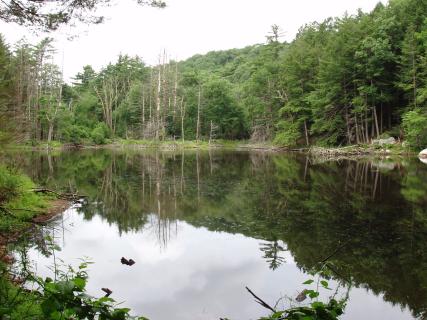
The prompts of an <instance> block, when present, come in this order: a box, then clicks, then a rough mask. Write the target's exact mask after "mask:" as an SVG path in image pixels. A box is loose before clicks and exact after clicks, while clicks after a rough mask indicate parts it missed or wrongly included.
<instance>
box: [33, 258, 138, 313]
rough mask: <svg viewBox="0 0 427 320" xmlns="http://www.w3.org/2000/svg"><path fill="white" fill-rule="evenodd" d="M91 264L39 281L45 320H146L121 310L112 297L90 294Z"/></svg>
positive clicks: (83, 264) (127, 310)
mask: <svg viewBox="0 0 427 320" xmlns="http://www.w3.org/2000/svg"><path fill="white" fill-rule="evenodd" d="M87 267H88V263H87V262H84V263H82V264H80V266H79V267H78V270H74V269H73V268H72V267H69V268H68V270H67V271H66V272H63V271H59V272H58V279H57V280H55V281H54V280H53V279H51V278H46V279H42V278H35V279H34V281H35V282H36V283H37V284H38V285H39V289H38V292H39V295H40V297H39V304H40V309H41V311H42V316H43V319H49V320H57V319H100V320H125V319H139V320H143V319H146V318H144V317H138V318H136V317H135V318H133V317H130V315H129V311H130V309H128V308H117V307H116V305H115V301H114V300H113V299H112V298H109V297H102V298H99V299H97V298H93V297H91V296H89V295H88V294H86V292H85V291H86V289H85V288H86V283H87V280H88V274H87V271H86V269H87Z"/></svg>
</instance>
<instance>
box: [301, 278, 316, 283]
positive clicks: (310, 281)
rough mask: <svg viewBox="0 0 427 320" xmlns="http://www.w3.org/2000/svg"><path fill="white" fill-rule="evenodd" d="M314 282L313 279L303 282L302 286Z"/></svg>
mask: <svg viewBox="0 0 427 320" xmlns="http://www.w3.org/2000/svg"><path fill="white" fill-rule="evenodd" d="M313 282H314V280H313V279H310V280H307V281H305V282H303V283H302V284H312V283H313Z"/></svg>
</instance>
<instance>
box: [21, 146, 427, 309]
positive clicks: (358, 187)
mask: <svg viewBox="0 0 427 320" xmlns="http://www.w3.org/2000/svg"><path fill="white" fill-rule="evenodd" d="M14 161H16V162H17V163H19V164H20V165H21V166H22V167H23V168H26V170H27V173H28V174H29V175H30V176H31V177H32V178H33V179H34V180H36V181H37V182H38V183H39V184H41V185H46V186H48V187H53V188H63V189H69V188H72V189H73V190H78V192H79V193H83V194H85V195H87V196H88V201H87V202H85V203H83V205H82V206H81V208H79V211H80V212H81V214H82V215H84V217H85V218H86V219H91V218H92V217H94V216H95V215H97V216H99V217H101V218H102V219H104V220H106V221H108V222H109V223H110V224H114V225H115V226H117V228H118V229H119V231H120V232H130V231H139V232H153V233H154V234H155V235H156V237H157V239H158V242H159V245H160V246H161V247H163V248H164V247H166V246H167V243H168V241H171V239H173V238H174V236H176V233H177V232H178V230H177V220H183V221H186V222H187V223H190V224H192V225H194V226H196V227H205V228H208V229H209V230H213V231H222V232H228V233H240V234H244V235H246V236H249V237H253V238H256V239H263V240H264V241H265V242H262V243H261V245H260V251H261V252H262V255H263V257H264V259H265V260H266V262H267V264H268V265H269V267H270V268H271V269H273V270H274V269H277V268H278V267H280V265H282V264H283V263H286V261H285V259H284V256H283V252H284V251H286V250H288V251H289V252H290V253H291V254H292V255H293V257H294V259H295V261H296V263H297V265H298V266H299V267H300V268H301V269H303V270H312V269H313V268H316V266H318V262H319V261H321V260H322V259H323V258H325V257H326V256H328V255H329V254H330V253H331V252H332V251H333V250H334V249H335V248H336V247H337V245H338V244H339V243H344V242H348V245H346V247H345V249H344V250H341V251H340V252H338V253H337V254H336V255H334V256H333V258H332V259H331V261H330V262H331V263H333V265H334V267H335V268H336V271H337V272H336V275H335V277H336V278H337V280H340V279H341V280H345V279H347V278H352V279H353V281H354V283H355V285H356V286H361V287H366V288H369V289H370V290H372V291H373V292H374V293H376V294H378V295H379V294H381V295H383V297H384V299H385V300H387V301H390V302H392V303H395V304H400V305H401V306H402V307H405V306H408V307H409V308H410V309H411V310H412V312H413V314H414V315H415V316H427V251H426V250H425V243H427V209H426V208H427V166H425V165H424V164H422V163H419V162H418V161H417V160H414V161H412V160H410V159H409V160H408V159H405V160H401V161H400V162H391V161H389V160H386V159H385V160H375V161H368V160H359V161H351V160H344V159H342V160H340V161H327V162H325V161H319V159H311V158H306V157H303V156H297V155H271V154H267V153H246V152H238V153H236V152H225V151H210V152H201V151H198V152H179V153H173V152H167V153H161V152H132V151H115V150H110V151H106V150H96V151H81V152H64V153H62V154H52V155H49V158H47V156H46V155H45V154H40V153H33V154H27V155H22V154H17V155H16V160H14ZM285 244H286V245H285ZM41 249H42V250H43V248H41ZM342 278H343V279H342Z"/></svg>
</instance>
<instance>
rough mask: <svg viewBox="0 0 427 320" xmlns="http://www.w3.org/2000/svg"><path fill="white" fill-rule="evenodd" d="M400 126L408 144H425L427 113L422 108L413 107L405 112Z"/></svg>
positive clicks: (423, 146) (419, 145)
mask: <svg viewBox="0 0 427 320" xmlns="http://www.w3.org/2000/svg"><path fill="white" fill-rule="evenodd" d="M402 126H403V128H404V130H405V138H406V140H407V141H408V143H409V145H410V146H412V147H414V148H425V147H426V146H427V114H426V113H425V112H424V111H423V110H421V109H415V110H412V111H408V112H407V113H405V114H404V115H403V121H402Z"/></svg>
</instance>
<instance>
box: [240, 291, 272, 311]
mask: <svg viewBox="0 0 427 320" xmlns="http://www.w3.org/2000/svg"><path fill="white" fill-rule="evenodd" d="M245 288H246V290H248V291H249V293H250V294H251V295H252V296H253V297H254V298H255V301H256V302H257V303H259V304H260V305H262V306H263V307H264V308H266V309H268V310H270V311H273V312H276V310H274V309H273V308H272V307H270V305H269V304H268V303H267V302H265V301H264V300H262V299H261V298H260V297H258V296H257V295H256V294H255V293H253V292H252V290H251V289H249V288H248V287H245Z"/></svg>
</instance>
